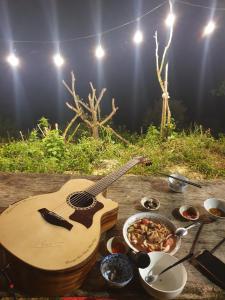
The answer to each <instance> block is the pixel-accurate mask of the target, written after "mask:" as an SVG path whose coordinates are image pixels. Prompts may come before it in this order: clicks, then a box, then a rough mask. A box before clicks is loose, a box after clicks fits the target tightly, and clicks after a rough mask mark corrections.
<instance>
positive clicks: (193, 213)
mask: <svg viewBox="0 0 225 300" xmlns="http://www.w3.org/2000/svg"><path fill="white" fill-rule="evenodd" d="M179 213H180V215H181V216H182V217H183V218H184V219H186V220H191V221H195V220H198V218H199V211H198V210H197V208H196V207H194V206H190V205H183V206H181V207H180V209H179Z"/></svg>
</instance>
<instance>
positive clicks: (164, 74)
mask: <svg viewBox="0 0 225 300" xmlns="http://www.w3.org/2000/svg"><path fill="white" fill-rule="evenodd" d="M169 6H170V15H171V16H172V15H173V5H172V2H171V0H169ZM172 36H173V22H171V24H170V32H169V38H168V41H167V44H166V46H165V48H164V51H163V55H162V58H161V61H160V58H159V43H158V36H157V31H156V32H155V35H154V38H155V45H156V47H155V57H156V72H157V78H158V81H159V84H160V87H161V90H162V114H161V125H160V134H161V137H162V138H165V137H167V133H168V128H169V127H170V125H171V112H170V108H169V98H170V96H169V92H168V57H167V54H168V50H169V47H170V45H171V41H172Z"/></svg>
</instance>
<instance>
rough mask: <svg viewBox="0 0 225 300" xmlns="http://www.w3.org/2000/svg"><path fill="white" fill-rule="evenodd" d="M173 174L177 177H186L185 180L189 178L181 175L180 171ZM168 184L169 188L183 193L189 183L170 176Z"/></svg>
mask: <svg viewBox="0 0 225 300" xmlns="http://www.w3.org/2000/svg"><path fill="white" fill-rule="evenodd" d="M171 176H174V177H177V178H180V179H184V180H188V179H187V178H186V177H184V176H182V175H180V174H179V173H174V174H171ZM168 185H169V188H170V189H171V190H172V191H173V192H176V193H183V192H184V190H185V189H186V187H187V186H188V184H187V183H185V182H182V181H180V180H176V179H174V178H172V177H169V178H168Z"/></svg>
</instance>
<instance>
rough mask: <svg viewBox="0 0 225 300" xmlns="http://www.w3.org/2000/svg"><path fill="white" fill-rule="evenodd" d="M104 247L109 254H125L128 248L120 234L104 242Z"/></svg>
mask: <svg viewBox="0 0 225 300" xmlns="http://www.w3.org/2000/svg"><path fill="white" fill-rule="evenodd" d="M106 248H107V250H108V252H109V253H111V254H114V253H122V254H126V253H127V252H128V249H129V247H128V245H127V244H126V242H125V241H124V239H123V237H121V236H113V237H111V238H110V239H109V240H108V241H107V243H106Z"/></svg>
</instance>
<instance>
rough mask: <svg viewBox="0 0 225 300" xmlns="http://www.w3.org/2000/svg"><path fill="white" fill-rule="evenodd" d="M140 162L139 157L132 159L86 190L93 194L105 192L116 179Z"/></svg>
mask: <svg viewBox="0 0 225 300" xmlns="http://www.w3.org/2000/svg"><path fill="white" fill-rule="evenodd" d="M138 163H139V160H138V159H135V158H134V159H132V160H130V161H128V163H126V164H125V165H124V166H122V167H121V168H120V169H118V170H117V171H115V172H113V173H111V174H109V175H107V176H106V177H104V178H102V179H100V180H99V181H98V182H97V183H95V184H93V185H91V186H90V187H89V188H88V189H86V190H85V191H86V192H88V193H89V194H91V195H93V196H97V195H98V194H100V193H101V192H103V191H104V190H105V189H106V188H107V187H108V186H109V185H111V184H112V183H113V182H114V181H116V180H117V179H118V178H119V177H121V176H122V175H123V174H125V173H126V172H127V171H128V170H129V169H131V168H132V167H133V166H135V165H136V164H138Z"/></svg>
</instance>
